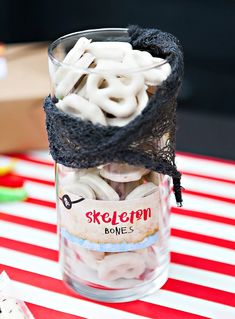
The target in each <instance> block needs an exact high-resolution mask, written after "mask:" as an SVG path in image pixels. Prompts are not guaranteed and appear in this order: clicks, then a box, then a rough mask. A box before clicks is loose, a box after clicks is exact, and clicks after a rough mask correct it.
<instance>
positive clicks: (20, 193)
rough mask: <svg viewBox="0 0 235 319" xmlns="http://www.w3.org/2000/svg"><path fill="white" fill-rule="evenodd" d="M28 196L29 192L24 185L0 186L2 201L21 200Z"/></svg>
mask: <svg viewBox="0 0 235 319" xmlns="http://www.w3.org/2000/svg"><path fill="white" fill-rule="evenodd" d="M27 197H28V195H27V192H26V190H25V189H24V188H23V187H20V188H10V187H0V203H1V202H16V201H21V200H25V199H26V198H27Z"/></svg>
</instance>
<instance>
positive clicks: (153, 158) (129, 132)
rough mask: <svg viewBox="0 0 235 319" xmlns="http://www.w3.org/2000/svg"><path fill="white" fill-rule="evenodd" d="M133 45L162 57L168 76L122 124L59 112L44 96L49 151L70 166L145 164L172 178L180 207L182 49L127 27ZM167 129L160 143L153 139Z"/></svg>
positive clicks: (152, 32) (151, 32)
mask: <svg viewBox="0 0 235 319" xmlns="http://www.w3.org/2000/svg"><path fill="white" fill-rule="evenodd" d="M128 33H129V37H130V43H131V44H132V46H133V48H134V49H138V50H146V51H148V52H150V53H151V54H152V55H153V56H156V57H161V58H164V59H166V60H167V61H168V62H169V63H170V65H171V74H170V75H169V77H168V78H167V79H166V81H164V82H163V83H162V84H161V85H160V86H159V87H158V88H157V91H156V93H155V94H154V95H153V96H152V97H151V98H150V100H149V102H148V104H147V106H146V107H145V109H144V110H143V112H142V113H141V114H140V115H139V116H137V117H136V118H135V119H134V120H133V121H132V122H130V123H129V124H127V125H126V126H123V127H116V126H102V125H99V124H95V125H94V124H92V123H91V122H90V121H84V120H81V119H80V118H78V117H75V116H73V115H69V114H66V113H64V112H62V111H60V110H59V109H58V108H57V107H56V106H55V102H56V99H55V98H51V97H50V96H49V97H47V98H46V99H45V102H44V110H45V113H46V127H47V132H48V139H49V146H50V153H51V155H52V157H53V159H54V160H55V161H56V162H57V163H60V164H63V165H65V166H68V167H73V168H88V167H95V166H99V165H101V164H106V163H111V162H115V163H128V164H130V165H137V166H145V167H146V168H147V169H151V170H153V171H156V172H158V173H161V174H166V175H169V176H171V177H172V178H173V185H174V193H175V197H176V201H177V204H178V205H179V206H181V205H182V196H181V184H180V179H181V174H180V172H179V171H178V170H177V168H176V165H175V133H176V104H177V102H176V98H177V95H178V91H179V88H180V85H181V81H182V77H183V53H182V49H181V46H180V44H179V42H178V40H177V39H176V38H175V37H174V36H173V35H171V34H169V33H165V32H162V31H160V30H158V29H142V28H139V27H138V26H130V27H129V28H128ZM167 133H168V139H167V141H166V143H164V144H162V143H159V141H160V139H161V138H162V137H163V135H164V134H167Z"/></svg>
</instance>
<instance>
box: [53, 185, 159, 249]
mask: <svg viewBox="0 0 235 319" xmlns="http://www.w3.org/2000/svg"><path fill="white" fill-rule="evenodd" d="M59 193H60V196H59V201H58V202H59V203H58V205H59V219H60V220H59V222H60V229H61V235H62V236H63V237H65V238H67V239H68V240H70V241H72V242H74V243H77V244H79V245H80V246H82V247H84V248H87V249H92V250H96V251H106V252H122V251H130V250H136V249H143V248H146V247H148V246H150V245H152V244H154V243H155V242H156V241H157V238H158V227H159V223H158V218H159V216H158V215H159V210H160V199H159V191H158V190H157V191H155V192H154V193H153V194H151V195H149V196H146V197H144V198H140V199H133V200H123V201H103V200H92V199H84V198H81V197H78V196H76V195H74V194H71V193H68V192H67V191H66V192H65V191H63V190H61V189H60V192H59Z"/></svg>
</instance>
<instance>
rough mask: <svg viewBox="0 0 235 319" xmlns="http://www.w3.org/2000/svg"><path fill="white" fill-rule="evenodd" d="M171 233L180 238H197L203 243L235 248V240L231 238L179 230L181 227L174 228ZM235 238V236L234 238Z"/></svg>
mask: <svg viewBox="0 0 235 319" xmlns="http://www.w3.org/2000/svg"><path fill="white" fill-rule="evenodd" d="M171 235H172V236H176V237H180V238H186V239H191V240H196V241H200V242H203V243H207V244H211V245H216V246H219V247H225V248H230V249H235V241H230V240H226V239H221V238H216V237H212V236H207V235H202V234H196V233H192V232H189V231H185V230H179V229H175V228H172V229H171ZM234 240H235V238H234Z"/></svg>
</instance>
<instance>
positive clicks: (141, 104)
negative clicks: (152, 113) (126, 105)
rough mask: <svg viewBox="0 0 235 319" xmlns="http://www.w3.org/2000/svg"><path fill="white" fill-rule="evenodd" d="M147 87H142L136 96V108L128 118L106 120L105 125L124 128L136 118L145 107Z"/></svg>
mask: <svg viewBox="0 0 235 319" xmlns="http://www.w3.org/2000/svg"><path fill="white" fill-rule="evenodd" d="M146 89H147V86H145V85H144V86H143V88H142V90H141V91H140V92H139V93H138V94H137V96H136V99H137V107H136V111H135V112H134V113H133V114H132V115H131V116H128V117H112V118H108V117H107V118H106V121H107V124H108V125H111V126H124V125H127V124H128V123H130V122H131V121H132V120H134V118H136V117H137V116H138V115H139V114H140V113H141V112H142V111H143V109H144V108H145V107H146V105H147V103H148V94H147V92H146Z"/></svg>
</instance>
